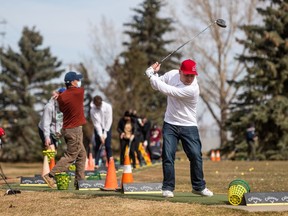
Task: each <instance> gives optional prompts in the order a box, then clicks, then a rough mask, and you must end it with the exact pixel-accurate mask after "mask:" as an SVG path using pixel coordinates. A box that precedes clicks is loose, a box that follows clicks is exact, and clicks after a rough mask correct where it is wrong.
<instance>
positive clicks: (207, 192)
mask: <svg viewBox="0 0 288 216" xmlns="http://www.w3.org/2000/svg"><path fill="white" fill-rule="evenodd" d="M192 193H194V194H198V195H201V196H207V197H212V196H213V192H212V191H210V190H209V189H208V188H205V189H204V190H202V191H196V190H194V189H193V190H192Z"/></svg>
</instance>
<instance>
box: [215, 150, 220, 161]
mask: <svg viewBox="0 0 288 216" xmlns="http://www.w3.org/2000/svg"><path fill="white" fill-rule="evenodd" d="M216 161H221V156H220V151H219V150H217V151H216Z"/></svg>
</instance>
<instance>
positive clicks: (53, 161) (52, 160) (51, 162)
mask: <svg viewBox="0 0 288 216" xmlns="http://www.w3.org/2000/svg"><path fill="white" fill-rule="evenodd" d="M54 166H55V158H54V157H52V158H51V159H50V162H49V168H50V170H52V169H53V167H54Z"/></svg>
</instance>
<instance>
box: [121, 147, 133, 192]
mask: <svg viewBox="0 0 288 216" xmlns="http://www.w3.org/2000/svg"><path fill="white" fill-rule="evenodd" d="M128 152H129V151H128ZM132 182H133V176H132V167H131V163H130V157H129V153H128V154H126V155H125V158H124V168H123V174H122V183H121V184H122V187H123V184H124V183H132Z"/></svg>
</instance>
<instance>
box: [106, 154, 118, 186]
mask: <svg viewBox="0 0 288 216" xmlns="http://www.w3.org/2000/svg"><path fill="white" fill-rule="evenodd" d="M118 188H119V187H118V182H117V176H116V168H115V163H114V158H113V157H110V159H109V163H108V169H107V174H106V180H105V185H104V188H102V190H107V191H111V190H113V191H114V190H117V189H118Z"/></svg>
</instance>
